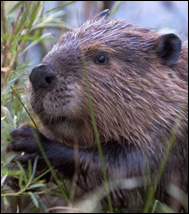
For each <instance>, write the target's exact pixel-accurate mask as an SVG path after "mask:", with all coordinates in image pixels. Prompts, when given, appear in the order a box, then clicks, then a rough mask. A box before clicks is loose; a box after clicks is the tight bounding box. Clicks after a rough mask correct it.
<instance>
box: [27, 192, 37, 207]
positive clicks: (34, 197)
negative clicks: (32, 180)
mask: <svg viewBox="0 0 189 214" xmlns="http://www.w3.org/2000/svg"><path fill="white" fill-rule="evenodd" d="M28 194H29V195H30V196H31V199H32V201H33V203H34V205H35V206H36V207H37V208H38V207H39V202H38V199H37V198H36V196H35V195H34V194H33V192H28Z"/></svg>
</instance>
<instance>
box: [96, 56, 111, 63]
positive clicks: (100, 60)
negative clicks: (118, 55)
mask: <svg viewBox="0 0 189 214" xmlns="http://www.w3.org/2000/svg"><path fill="white" fill-rule="evenodd" d="M107 61H108V59H107V57H106V56H105V54H99V55H98V57H97V59H96V61H95V62H96V63H97V64H99V65H104V64H105V63H107Z"/></svg>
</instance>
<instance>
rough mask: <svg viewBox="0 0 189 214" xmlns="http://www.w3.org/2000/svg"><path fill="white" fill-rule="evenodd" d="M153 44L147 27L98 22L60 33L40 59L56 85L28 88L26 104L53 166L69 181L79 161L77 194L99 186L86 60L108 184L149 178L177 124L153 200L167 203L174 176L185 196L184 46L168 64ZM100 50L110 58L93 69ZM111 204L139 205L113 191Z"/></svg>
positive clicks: (134, 196)
mask: <svg viewBox="0 0 189 214" xmlns="http://www.w3.org/2000/svg"><path fill="white" fill-rule="evenodd" d="M159 38H160V35H159V34H157V33H155V32H153V31H152V30H151V29H146V28H140V27H136V26H134V25H129V24H126V23H125V22H123V21H120V20H110V19H107V18H100V19H95V20H92V21H88V22H87V23H86V24H84V25H83V26H81V27H80V28H79V29H76V30H75V31H73V32H69V33H67V34H65V35H63V36H62V38H61V39H60V41H59V42H58V44H56V45H55V46H54V47H53V49H52V51H50V52H49V53H48V54H47V56H45V58H44V59H43V61H42V63H43V64H45V63H48V64H51V65H52V67H53V69H52V72H53V73H54V74H55V75H56V78H57V82H56V84H55V85H54V86H53V89H49V90H48V89H38V90H34V89H33V88H31V105H32V108H33V110H34V112H35V113H36V114H37V115H38V116H39V118H40V119H41V121H42V123H43V125H44V127H45V129H47V130H48V132H50V135H51V137H50V138H51V140H49V141H50V142H51V147H50V148H47V149H46V152H47V154H48V155H47V156H48V158H49V159H50V160H51V162H52V165H53V166H55V167H57V168H58V170H59V171H60V172H62V173H63V175H64V176H65V177H67V178H68V179H72V176H73V173H74V169H75V164H76V163H77V164H76V165H77V168H78V171H77V173H78V181H77V183H78V185H79V186H80V187H81V188H82V189H83V190H86V191H90V190H94V189H95V188H96V187H98V186H99V185H100V184H102V181H103V176H102V173H101V170H102V169H101V163H100V159H99V155H98V151H97V147H96V142H95V138H94V134H93V128H92V124H91V118H90V112H89V107H88V100H87V93H86V82H85V78H84V69H83V57H84V58H85V61H86V66H87V72H88V75H89V81H90V89H91V96H92V101H93V106H94V111H95V118H96V121H97V126H98V131H99V137H100V141H101V142H102V150H103V155H104V159H105V165H106V169H107V175H108V178H109V179H110V180H111V179H120V178H131V177H133V176H141V175H146V174H147V172H146V171H145V167H146V164H147V165H149V169H150V171H151V173H152V177H154V176H155V175H156V173H157V170H158V168H159V166H160V163H161V160H162V158H163V155H164V152H165V149H166V147H167V144H168V142H169V139H170V135H171V133H172V131H173V128H174V127H175V125H176V124H177V123H179V125H178V128H177V130H176V137H175V142H174V144H173V148H172V150H171V154H170V156H169V160H168V162H167V165H166V168H165V171H164V174H163V177H162V179H161V183H160V185H159V188H158V191H157V198H159V199H160V200H165V199H166V196H165V187H166V186H167V183H169V182H172V181H173V180H175V178H176V180H177V184H178V186H179V187H180V188H181V189H182V190H184V191H187V188H188V178H187V175H188V173H187V172H188V142H187V141H188V119H187V118H188V85H187V81H188V73H187V72H188V54H187V51H188V48H187V47H186V46H185V45H184V44H183V45H182V51H181V55H180V57H179V60H178V61H177V62H176V63H175V65H172V66H167V65H165V64H164V63H163V60H162V59H161V58H160V57H159V55H158V52H157V45H158V43H157V41H158V39H159ZM101 52H103V53H104V54H106V55H107V57H108V62H107V64H105V65H98V64H96V63H95V59H96V57H97V55H98V54H99V53H101ZM45 141H46V140H44V142H43V140H42V142H43V143H44V147H45ZM32 142H33V143H34V142H35V141H32ZM58 142H60V143H58ZM22 143H23V147H22V149H21V147H19V146H18V147H17V149H15V144H14V145H13V144H12V147H11V150H13V151H18V150H23V151H25V150H26V149H25V146H26V145H25V146H24V142H22ZM33 143H31V145H32V144H33ZM75 146H77V147H78V154H77V155H76V157H75V156H74V155H73V151H74V149H73V148H74V147H75ZM33 152H34V150H32V149H31V151H30V153H33ZM38 155H39V153H38ZM27 158H28V157H27ZM75 158H76V159H75ZM41 160H42V159H41ZM76 160H77V161H76ZM20 161H21V162H22V161H23V160H20ZM39 164H40V162H39ZM66 173H68V175H66ZM152 180H153V179H152ZM112 200H113V205H114V207H127V208H128V209H129V210H130V211H131V210H135V211H136V210H138V209H139V207H140V208H141V207H143V205H144V201H143V198H142V194H141V192H140V188H139V189H138V190H136V191H124V190H120V191H115V192H114V193H112ZM133 202H134V204H133ZM136 204H137V206H136Z"/></svg>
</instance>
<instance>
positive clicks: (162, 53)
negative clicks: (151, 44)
mask: <svg viewBox="0 0 189 214" xmlns="http://www.w3.org/2000/svg"><path fill="white" fill-rule="evenodd" d="M181 46H182V44H181V40H180V39H179V37H178V36H176V35H175V34H173V33H171V34H165V35H162V36H160V37H159V38H158V40H157V46H156V48H157V49H156V50H157V54H158V56H159V57H160V58H161V59H162V60H163V64H164V65H167V66H171V65H174V64H175V63H176V62H177V60H178V58H179V56H180V54H181Z"/></svg>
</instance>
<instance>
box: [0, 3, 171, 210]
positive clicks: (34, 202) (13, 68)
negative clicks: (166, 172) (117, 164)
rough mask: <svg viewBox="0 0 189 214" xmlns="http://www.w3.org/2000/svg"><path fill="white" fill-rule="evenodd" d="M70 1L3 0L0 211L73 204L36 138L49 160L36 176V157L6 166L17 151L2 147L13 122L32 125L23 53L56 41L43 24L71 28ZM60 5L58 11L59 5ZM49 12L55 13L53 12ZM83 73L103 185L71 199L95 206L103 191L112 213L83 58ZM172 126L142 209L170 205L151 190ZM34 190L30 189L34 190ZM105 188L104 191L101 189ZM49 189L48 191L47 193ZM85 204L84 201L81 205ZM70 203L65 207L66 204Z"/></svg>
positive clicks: (87, 208)
mask: <svg viewBox="0 0 189 214" xmlns="http://www.w3.org/2000/svg"><path fill="white" fill-rule="evenodd" d="M70 4H75V1H71V2H67V3H65V4H62V5H60V6H58V7H56V8H53V9H52V10H49V11H46V12H44V10H43V9H44V1H39V2H37V1H31V2H26V1H17V2H11V3H10V2H5V1H2V2H1V46H2V49H1V61H2V62H1V76H2V82H1V169H2V170H1V176H2V180H1V204H2V207H1V212H2V213H15V212H16V211H19V209H21V210H22V211H24V212H34V213H38V212H50V210H53V209H54V208H53V207H55V206H56V201H57V200H59V201H60V203H59V204H61V205H62V206H63V207H66V206H68V205H69V207H70V208H71V207H72V201H71V200H70V192H69V184H68V183H65V182H64V181H60V180H59V179H58V178H57V176H56V173H55V172H54V170H53V168H52V167H51V164H50V162H49V161H48V159H47V157H46V155H45V152H44V151H43V148H42V146H41V144H40V142H39V141H38V140H37V138H36V140H37V142H38V145H39V148H40V150H41V152H42V154H43V156H44V159H45V161H46V163H47V166H48V168H49V169H48V170H47V171H46V172H44V173H43V174H42V175H40V176H38V177H37V178H36V177H35V176H34V174H35V171H36V164H37V160H36V161H35V163H34V166H33V167H32V166H31V163H30V162H29V163H28V172H27V173H26V171H25V170H24V169H23V167H22V166H21V165H20V164H19V163H18V168H17V169H15V170H8V169H7V166H8V165H10V161H11V160H12V158H14V156H15V154H7V153H6V152H5V149H6V146H7V144H8V142H9V140H8V139H10V136H9V133H10V132H11V131H12V130H13V129H15V128H17V127H18V126H19V125H21V124H22V123H25V122H28V123H30V124H33V125H34V126H35V127H37V126H38V123H36V122H35V121H36V118H35V115H33V113H32V111H31V110H30V109H28V96H27V93H28V84H27V81H28V76H29V74H28V70H29V69H31V68H32V67H31V66H30V64H29V63H30V61H24V60H22V59H23V58H22V57H23V56H24V55H25V53H27V52H29V51H30V50H31V49H32V47H34V46H35V45H37V44H38V45H42V44H43V43H44V42H46V41H48V42H52V41H53V42H55V41H56V38H54V37H52V36H51V35H50V34H49V33H43V29H48V28H56V29H59V30H62V29H66V30H72V29H73V28H72V26H68V25H67V24H66V22H65V20H64V19H63V17H64V15H65V11H64V7H69V6H70ZM119 6H120V2H116V3H115V5H114V6H113V8H112V11H111V15H113V14H114V13H116V11H117V9H118V7H119ZM59 9H61V11H60V10H59ZM52 12H53V13H52ZM83 65H84V73H85V80H86V88H87V94H88V101H89V108H90V113H91V121H92V124H93V131H94V135H95V139H96V142H97V147H98V151H99V156H100V160H101V164H102V169H103V172H102V173H103V178H104V181H105V184H104V186H102V188H100V189H99V190H97V191H96V192H95V193H94V194H89V195H88V194H87V195H86V197H84V198H83V200H82V201H81V202H78V203H77V204H76V205H74V208H73V209H77V210H80V211H81V212H83V210H84V211H90V212H92V211H94V210H93V209H94V208H95V205H96V204H97V203H98V202H99V200H100V198H101V197H102V196H107V200H108V204H109V211H107V212H111V213H113V212H114V210H113V207H112V203H111V198H110V196H109V192H110V184H109V183H108V179H107V175H106V168H105V164H104V158H103V155H102V150H101V146H100V141H99V135H98V129H97V124H96V120H95V117H94V109H93V104H92V100H91V93H90V85H89V81H88V74H87V69H86V65H85V60H83ZM174 135H175V131H173V134H172V136H171V138H170V142H169V144H168V147H167V150H166V152H165V156H164V158H163V160H162V164H161V167H160V169H159V173H158V176H157V179H156V180H155V185H154V187H153V188H152V190H151V191H150V192H149V194H148V196H147V200H146V205H145V208H144V210H143V211H142V210H141V212H144V213H147V212H150V213H154V212H155V211H156V209H157V208H158V209H160V210H162V212H165V213H166V212H167V213H168V212H169V211H170V208H169V207H167V206H165V205H164V204H161V203H160V202H159V201H155V200H154V194H155V191H156V188H157V185H158V183H159V180H160V177H161V175H162V171H163V169H164V166H165V163H166V160H167V158H168V156H169V152H170V149H171V147H172V143H173V140H174ZM48 172H51V173H52V176H53V179H54V181H55V185H51V186H48V185H46V184H45V183H43V181H41V177H42V176H43V175H44V174H45V173H48ZM7 175H9V176H13V177H16V178H18V181H19V182H18V183H19V187H20V190H19V191H18V192H13V191H12V190H11V189H10V188H8V187H7V186H6V185H5V179H6V176H7ZM34 189H35V190H36V191H35V192H33V190H34ZM104 190H105V192H104ZM47 194H48V196H46V195H47ZM83 204H84V205H86V206H85V207H83ZM66 209H69V208H66Z"/></svg>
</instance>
